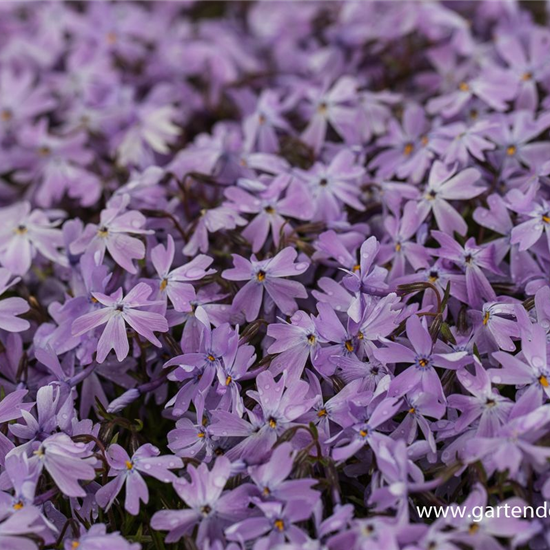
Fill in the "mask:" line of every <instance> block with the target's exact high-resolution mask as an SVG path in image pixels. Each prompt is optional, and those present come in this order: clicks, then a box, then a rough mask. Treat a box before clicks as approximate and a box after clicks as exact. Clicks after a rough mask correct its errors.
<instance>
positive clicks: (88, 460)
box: [30, 433, 97, 497]
mask: <svg viewBox="0 0 550 550" xmlns="http://www.w3.org/2000/svg"><path fill="white" fill-rule="evenodd" d="M30 461H31V465H32V466H33V467H34V468H36V470H37V471H38V472H42V471H43V470H46V471H47V472H48V473H49V474H50V476H51V477H52V479H53V481H54V482H55V484H56V485H57V487H58V488H59V490H60V491H61V492H62V493H63V494H64V495H66V496H68V497H83V496H86V491H84V489H83V488H82V487H81V486H80V484H79V483H78V482H79V481H80V480H91V479H94V478H95V470H94V466H95V464H96V462H97V460H96V459H95V457H93V456H90V452H89V451H88V449H87V446H86V445H85V444H84V443H74V442H73V441H72V440H71V438H70V437H69V436H68V435H66V434H64V433H57V434H54V435H51V436H49V437H48V438H47V439H45V440H44V441H43V442H42V443H40V444H39V445H38V446H37V449H36V450H35V451H34V456H33V457H32V458H31V459H30Z"/></svg>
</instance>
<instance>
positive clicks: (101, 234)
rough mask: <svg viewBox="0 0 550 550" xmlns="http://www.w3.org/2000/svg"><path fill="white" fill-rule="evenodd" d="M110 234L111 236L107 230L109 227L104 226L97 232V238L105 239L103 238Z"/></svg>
mask: <svg viewBox="0 0 550 550" xmlns="http://www.w3.org/2000/svg"><path fill="white" fill-rule="evenodd" d="M108 234H109V229H107V227H105V226H104V225H102V226H101V227H100V228H99V229H98V230H97V236H98V237H103V238H105V237H106V236H107V235H108Z"/></svg>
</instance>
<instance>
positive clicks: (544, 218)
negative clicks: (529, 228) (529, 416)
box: [542, 216, 550, 223]
mask: <svg viewBox="0 0 550 550" xmlns="http://www.w3.org/2000/svg"><path fill="white" fill-rule="evenodd" d="M542 221H543V222H544V223H550V216H543V217H542Z"/></svg>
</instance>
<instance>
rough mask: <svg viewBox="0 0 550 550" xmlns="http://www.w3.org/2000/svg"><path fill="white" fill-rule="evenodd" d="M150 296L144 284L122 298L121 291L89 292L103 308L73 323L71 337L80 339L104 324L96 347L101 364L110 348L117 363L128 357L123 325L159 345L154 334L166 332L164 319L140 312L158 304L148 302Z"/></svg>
mask: <svg viewBox="0 0 550 550" xmlns="http://www.w3.org/2000/svg"><path fill="white" fill-rule="evenodd" d="M151 293H152V289H151V287H150V286H148V285H147V284H145V283H139V284H138V285H136V286H135V287H134V288H133V289H132V290H131V291H130V292H128V294H127V295H126V296H125V297H124V298H123V294H122V289H121V288H119V289H118V290H117V291H116V292H114V293H113V294H111V295H110V296H107V295H106V294H102V293H100V292H94V293H92V294H93V296H94V298H95V299H96V300H97V301H98V302H99V303H100V304H101V305H102V306H104V307H102V308H99V309H96V310H95V311H92V312H90V313H87V314H86V315H83V316H82V317H79V318H78V319H77V320H76V321H75V322H74V323H73V329H72V330H73V335H74V336H81V335H82V334H85V333H88V332H90V331H92V330H93V329H95V328H96V327H99V326H101V325H105V324H106V327H105V329H104V330H103V333H102V334H101V337H100V339H99V342H98V344H97V362H98V363H103V361H105V358H106V357H107V355H108V354H109V352H110V351H111V350H112V349H113V350H114V351H115V353H116V356H117V359H118V360H119V361H122V360H123V359H125V358H126V357H127V356H128V353H129V351H130V346H129V344H128V336H127V335H126V324H128V325H129V326H130V327H131V328H132V329H134V330H135V331H136V332H137V333H138V334H139V335H141V336H143V337H144V338H146V339H147V340H149V342H151V343H152V344H154V345H155V346H158V347H160V346H161V343H160V342H159V340H158V339H157V337H156V336H155V335H154V334H153V332H166V331H167V330H168V324H167V323H166V319H165V318H164V317H163V316H162V315H159V314H158V313H153V312H150V311H144V310H142V309H139V308H142V307H150V306H154V305H156V304H157V302H150V301H149V300H148V297H149V296H150V295H151Z"/></svg>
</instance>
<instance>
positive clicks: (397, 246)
mask: <svg viewBox="0 0 550 550" xmlns="http://www.w3.org/2000/svg"><path fill="white" fill-rule="evenodd" d="M395 251H396V252H400V251H401V243H395Z"/></svg>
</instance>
